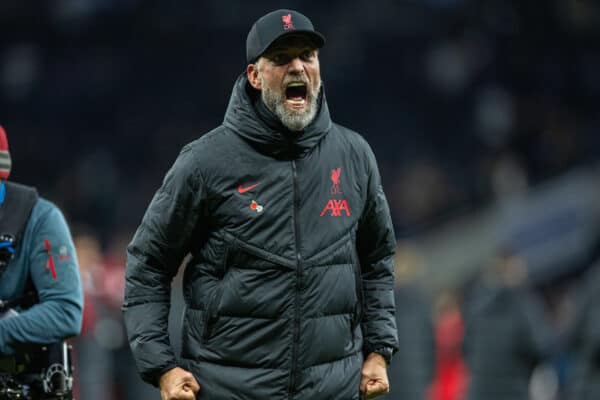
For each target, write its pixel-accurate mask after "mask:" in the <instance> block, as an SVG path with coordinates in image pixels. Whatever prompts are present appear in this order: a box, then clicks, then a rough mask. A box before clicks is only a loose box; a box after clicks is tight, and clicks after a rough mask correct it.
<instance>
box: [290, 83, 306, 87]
mask: <svg viewBox="0 0 600 400" xmlns="http://www.w3.org/2000/svg"><path fill="white" fill-rule="evenodd" d="M297 86H305V85H304V82H290V83H289V84H288V87H297Z"/></svg>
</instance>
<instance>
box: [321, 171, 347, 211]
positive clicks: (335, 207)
mask: <svg viewBox="0 0 600 400" xmlns="http://www.w3.org/2000/svg"><path fill="white" fill-rule="evenodd" d="M341 175H342V168H341V167H337V168H335V169H332V170H331V173H330V174H329V178H330V179H331V189H330V190H329V193H330V194H331V195H332V196H337V195H341V194H342V190H341V189H340V180H341ZM325 215H329V216H331V217H343V216H346V217H349V216H350V215H351V212H350V207H349V206H348V200H346V199H329V200H328V201H327V204H325V207H323V210H321V214H320V216H321V217H323V216H325Z"/></svg>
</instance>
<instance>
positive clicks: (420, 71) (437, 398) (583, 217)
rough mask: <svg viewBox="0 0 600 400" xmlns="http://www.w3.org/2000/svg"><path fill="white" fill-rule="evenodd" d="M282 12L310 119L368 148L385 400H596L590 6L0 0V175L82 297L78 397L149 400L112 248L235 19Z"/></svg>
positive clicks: (578, 0)
mask: <svg viewBox="0 0 600 400" xmlns="http://www.w3.org/2000/svg"><path fill="white" fill-rule="evenodd" d="M285 7H292V8H294V9H297V10H298V11H300V12H303V13H304V14H306V15H308V16H309V17H310V18H311V19H312V20H313V22H314V24H315V26H316V28H317V29H318V30H319V31H321V32H322V33H324V35H325V36H326V37H327V40H328V42H327V44H326V47H325V48H324V49H323V50H322V52H321V54H320V57H321V71H322V75H323V80H324V83H325V87H326V91H327V96H328V102H329V106H330V109H331V111H332V117H333V119H334V120H335V121H336V122H338V123H341V124H343V125H346V126H349V127H351V128H352V129H354V130H357V131H359V132H361V133H362V134H363V135H364V136H365V137H366V139H367V140H368V141H369V142H370V144H371V146H372V147H373V150H374V152H375V154H376V155H377V157H378V161H379V164H380V169H381V173H382V176H383V180H384V188H385V190H386V193H387V195H388V200H389V202H390V206H391V209H392V216H393V219H394V224H395V229H396V234H397V238H398V240H399V244H398V254H397V260H396V269H397V271H396V276H397V280H398V282H397V305H398V316H397V317H398V325H399V333H400V339H401V351H400V352H399V354H398V355H397V357H396V358H395V360H394V363H393V365H392V368H391V377H390V378H391V381H392V393H391V394H390V396H388V398H389V399H403V400H404V399H430V400H446V399H447V400H453V399H463V398H469V399H486V400H488V399H495V398H498V399H504V398H506V399H512V400H514V399H520V398H524V399H527V398H531V399H540V400H541V399H547V400H556V399H568V400H571V399H573V400H576V399H580V398H581V399H583V398H586V399H587V398H600V388H599V386H600V383H599V382H600V372H599V370H600V343H599V342H600V312H599V311H598V310H599V309H600V304H599V303H600V300H599V297H600V296H599V295H598V293H600V273H599V272H598V271H599V270H600V264H599V262H598V260H600V251H599V249H600V240H599V239H600V224H599V222H600V168H599V167H600V163H599V162H598V160H599V158H598V156H599V155H600V113H599V112H598V111H599V109H598V104H599V101H600V74H599V73H598V71H600V5H599V4H598V3H597V2H595V1H592V0H587V1H586V0H549V1H545V2H538V1H521V0H480V1H475V0H377V1H368V0H356V1H353V2H352V3H351V4H349V3H348V2H347V1H338V0H332V1H328V2H317V1H303V2H295V3H294V4H290V3H283V2H280V1H252V2H250V1H241V0H236V1H203V2H200V1H191V0H180V1H178V2H171V1H164V0H119V1H116V0H45V1H42V0H21V1H18V0H4V1H2V2H0V124H2V125H3V126H4V127H5V128H6V131H7V133H8V137H9V142H10V146H11V155H12V158H13V169H12V174H11V179H12V180H14V181H17V182H21V183H26V184H30V185H34V186H36V187H37V188H38V190H39V192H40V193H41V194H42V195H43V196H44V197H46V198H48V199H50V200H52V201H53V202H55V203H56V204H58V205H59V206H60V207H61V209H62V210H63V211H64V213H65V214H66V216H67V219H68V221H69V223H70V225H71V228H72V230H73V233H74V236H75V240H76V245H77V248H78V253H79V258H80V264H81V270H82V276H83V278H84V282H85V285H86V309H85V321H84V331H83V334H82V336H81V337H80V338H78V339H77V341H76V352H77V357H78V369H77V371H78V374H79V379H78V389H77V390H78V391H79V397H78V398H80V399H83V400H93V399H104V400H123V399H152V398H156V399H158V398H159V397H158V394H157V392H156V391H154V389H152V388H150V387H149V386H147V385H145V384H143V383H142V382H141V381H140V380H139V378H138V377H137V375H136V371H135V368H134V367H133V364H132V360H131V356H130V355H129V351H128V346H127V343H126V337H125V333H124V330H123V326H122V321H121V313H120V305H121V302H122V296H123V285H124V282H123V276H124V260H125V247H126V245H127V243H128V241H129V240H130V239H131V236H132V234H133V232H134V230H135V229H136V227H137V225H138V224H139V222H140V220H141V217H142V215H143V213H144V211H145V208H146V206H147V205H148V203H149V201H150V199H151V197H152V195H153V193H154V191H155V190H156V189H157V188H158V186H159V185H160V183H161V180H162V177H163V175H164V174H165V172H166V171H167V169H168V168H169V166H170V165H171V163H172V162H173V161H174V159H175V157H176V156H177V154H178V152H179V150H180V148H181V147H182V146H183V145H184V144H186V143H188V142H190V141H192V140H194V139H195V138H197V137H198V136H200V135H202V134H203V133H205V132H207V131H208V130H210V129H212V128H214V127H215V126H217V125H218V124H220V123H221V121H222V119H223V115H224V111H225V108H226V105H227V102H228V99H229V96H230V93H231V89H232V86H233V83H234V80H235V78H236V77H237V75H238V74H240V73H241V72H242V71H243V70H244V68H245V39H246V34H247V32H248V30H249V29H250V26H251V25H252V23H253V21H254V20H255V19H257V18H258V17H259V16H261V15H263V14H265V13H266V12H268V11H271V10H273V9H276V8H285ZM174 285H175V287H176V288H177V287H178V283H177V281H175V284H174ZM174 304H175V307H181V297H180V294H179V292H178V290H175V293H174ZM176 314H177V313H175V315H174V318H173V321H174V324H173V332H176V331H177V323H178V321H179V319H178V317H177V315H176ZM173 338H174V344H175V346H177V345H178V344H177V334H176V333H174V336H173ZM594 382H595V383H594ZM593 393H596V394H593ZM585 396H588V397H585Z"/></svg>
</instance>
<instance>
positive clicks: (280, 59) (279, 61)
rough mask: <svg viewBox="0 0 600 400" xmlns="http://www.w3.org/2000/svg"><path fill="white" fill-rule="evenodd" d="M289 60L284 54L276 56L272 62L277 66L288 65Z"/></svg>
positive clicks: (272, 58)
mask: <svg viewBox="0 0 600 400" xmlns="http://www.w3.org/2000/svg"><path fill="white" fill-rule="evenodd" d="M288 60H289V57H287V56H286V55H284V54H275V55H273V57H271V61H273V62H274V63H275V64H277V65H282V64H286V63H287V62H288Z"/></svg>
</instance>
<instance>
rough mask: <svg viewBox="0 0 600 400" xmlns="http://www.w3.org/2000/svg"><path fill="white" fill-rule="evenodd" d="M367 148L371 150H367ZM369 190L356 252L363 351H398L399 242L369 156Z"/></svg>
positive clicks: (371, 155)
mask: <svg viewBox="0 0 600 400" xmlns="http://www.w3.org/2000/svg"><path fill="white" fill-rule="evenodd" d="M367 148H368V147H367ZM366 157H367V159H366V161H367V173H368V176H369V178H368V187H367V194H366V204H365V208H364V210H363V214H362V215H361V217H360V219H359V225H358V232H357V242H356V246H357V251H358V256H359V261H360V265H361V273H362V288H363V313H362V324H361V326H362V331H363V337H364V345H363V351H364V353H365V354H369V353H371V352H372V351H373V350H376V349H378V348H381V347H390V348H393V349H395V350H397V349H398V333H397V330H396V319H395V308H396V307H395V302H394V275H393V271H394V266H393V256H394V251H395V248H396V239H395V237H394V230H393V226H392V220H391V216H390V210H389V207H388V203H387V200H386V198H385V194H384V193H383V187H382V185H381V177H380V175H379V171H378V168H377V162H376V160H375V156H374V155H373V152H372V151H371V149H370V148H368V151H367V154H366Z"/></svg>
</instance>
